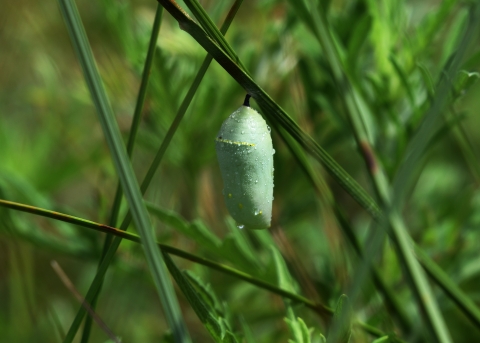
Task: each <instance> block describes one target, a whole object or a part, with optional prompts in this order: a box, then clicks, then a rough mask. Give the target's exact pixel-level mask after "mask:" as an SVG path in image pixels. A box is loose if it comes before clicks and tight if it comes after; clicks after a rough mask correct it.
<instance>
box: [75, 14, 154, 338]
mask: <svg viewBox="0 0 480 343" xmlns="http://www.w3.org/2000/svg"><path fill="white" fill-rule="evenodd" d="M162 14H163V7H161V6H157V11H156V13H155V19H154V21H153V27H152V33H151V36H150V43H149V45H148V52H147V58H146V59H145V64H144V67H143V73H142V80H141V82H140V89H139V92H138V97H137V102H136V105H135V111H134V113H133V119H132V125H131V127H130V132H129V135H128V141H127V154H128V156H129V157H130V158H131V157H132V153H133V147H134V143H135V137H136V135H137V132H138V127H139V126H140V121H141V118H142V110H143V105H144V103H145V97H146V94H147V86H148V81H149V78H150V74H151V71H152V64H153V57H154V56H155V50H156V48H157V39H158V33H159V31H160V25H161V23H162ZM122 196H123V192H122V186H121V184H120V182H119V183H118V185H117V190H116V191H115V197H114V199H113V204H112V209H111V211H110V220H109V225H110V226H116V225H117V219H118V215H119V212H120V205H121V203H122ZM112 239H113V236H112V235H110V234H107V235H106V236H105V241H104V244H103V249H102V255H101V257H100V261H99V265H100V263H101V262H102V260H103V258H104V257H105V255H106V254H107V251H108V248H109V247H110V244H111V243H112ZM100 290H101V286H100ZM100 290H99V292H98V293H97V296H96V297H95V298H94V299H93V300H92V303H91V307H92V308H93V309H94V308H95V306H96V303H97V300H98V295H99V293H100ZM92 324H93V319H92V317H91V316H88V317H87V318H86V320H85V325H84V326H83V333H82V340H81V343H87V342H88V340H89V337H90V332H91V328H92Z"/></svg>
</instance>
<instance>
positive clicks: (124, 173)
mask: <svg viewBox="0 0 480 343" xmlns="http://www.w3.org/2000/svg"><path fill="white" fill-rule="evenodd" d="M59 4H60V9H61V12H62V15H63V18H64V20H65V23H66V25H67V28H68V31H69V34H70V38H71V40H72V43H73V46H74V48H75V52H76V54H77V58H78V59H79V62H80V64H81V66H82V71H83V74H84V77H85V81H86V82H87V85H88V88H89V90H90V95H91V96H92V99H93V102H94V104H95V107H96V109H97V114H98V117H99V120H100V123H101V125H102V129H103V132H104V135H105V139H106V140H107V144H108V147H109V149H110V152H111V154H112V158H113V162H114V165H115V169H116V170H117V173H118V176H119V178H120V182H121V184H122V188H123V190H124V191H125V196H126V198H127V202H128V205H129V208H130V210H131V213H132V217H133V221H134V223H135V226H136V228H137V230H138V231H139V232H140V237H141V239H142V244H143V247H144V249H145V256H146V259H147V263H148V266H149V269H150V272H151V274H152V277H153V280H154V283H155V286H156V288H157V292H158V295H159V297H160V300H161V303H162V306H163V309H164V313H165V316H166V319H167V322H168V325H169V327H170V328H171V330H172V332H173V335H174V338H175V341H176V342H190V337H189V335H188V331H187V329H186V325H185V323H184V321H183V318H182V314H181V311H180V307H179V305H178V301H177V298H176V294H175V292H174V289H173V285H172V283H171V281H170V278H169V275H168V272H167V269H166V266H165V264H164V261H163V258H162V256H161V254H160V252H159V251H158V249H157V247H156V244H155V237H154V235H153V228H152V224H151V222H150V218H149V216H148V212H147V209H146V207H145V205H144V203H143V199H142V196H141V193H140V189H139V187H138V184H137V181H136V179H135V174H134V172H133V169H132V166H131V164H130V162H129V159H128V155H127V153H126V151H125V147H124V145H123V141H122V138H121V135H120V130H119V129H118V126H117V123H116V121H115V117H114V114H113V111H112V108H111V106H110V103H109V101H108V98H107V95H106V92H105V89H104V87H103V83H102V81H101V78H100V74H99V72H98V70H97V67H96V64H95V60H94V57H93V54H92V51H91V48H90V45H89V43H88V39H87V36H86V33H85V29H84V28H83V24H82V21H81V19H80V14H79V13H78V9H77V7H76V5H75V2H74V1H72V0H59ZM68 339H70V340H72V339H73V337H68V338H67V339H66V341H68Z"/></svg>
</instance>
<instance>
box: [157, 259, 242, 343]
mask: <svg viewBox="0 0 480 343" xmlns="http://www.w3.org/2000/svg"><path fill="white" fill-rule="evenodd" d="M162 254H163V257H164V260H165V263H166V265H167V267H168V270H169V271H170V274H171V275H172V277H173V278H174V279H175V282H176V283H177V285H178V287H179V288H180V289H181V290H182V293H183V294H184V295H185V297H186V298H187V300H188V302H189V303H190V305H191V306H192V308H193V310H194V311H195V313H196V314H197V316H198V318H199V319H200V321H201V322H202V323H203V325H205V328H206V329H207V330H208V332H209V333H210V334H211V335H212V337H213V339H214V340H215V341H216V342H219V343H223V342H225V343H227V342H228V343H234V342H237V340H236V338H235V336H234V335H233V333H231V332H230V331H228V330H226V329H225V326H224V324H223V323H222V321H221V319H219V318H218V316H217V314H216V313H215V310H214V309H213V308H212V307H211V306H210V305H209V304H208V303H207V302H205V301H204V299H203V298H202V296H201V295H200V294H199V293H198V292H197V290H195V288H194V287H193V285H192V284H191V282H190V281H189V279H188V278H187V277H185V275H184V274H183V273H182V272H181V271H180V269H178V267H177V266H176V265H175V263H174V262H173V260H172V259H171V257H170V256H169V255H168V254H167V253H163V252H162Z"/></svg>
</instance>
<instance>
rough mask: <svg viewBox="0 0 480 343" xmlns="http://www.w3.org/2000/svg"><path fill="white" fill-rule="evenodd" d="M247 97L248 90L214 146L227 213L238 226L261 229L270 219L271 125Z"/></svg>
mask: <svg viewBox="0 0 480 343" xmlns="http://www.w3.org/2000/svg"><path fill="white" fill-rule="evenodd" d="M249 99H250V95H248V94H247V96H246V97H245V102H244V103H243V106H241V107H240V108H239V109H237V110H236V111H235V112H233V113H232V114H231V115H230V116H229V117H228V118H227V119H226V120H225V121H224V122H223V124H222V127H221V128H220V131H219V132H218V134H217V138H216V140H215V149H216V150H217V157H218V163H219V164H220V171H221V173H222V178H223V185H224V188H223V195H224V198H225V203H226V205H227V208H228V211H229V212H230V215H231V216H232V217H233V219H235V220H236V221H237V223H238V227H239V228H243V227H246V228H247V229H255V230H260V229H266V228H269V227H270V222H271V220H272V200H273V154H274V153H275V150H273V146H272V137H271V136H270V128H269V127H268V126H267V123H266V122H265V120H264V119H263V118H262V116H261V115H260V114H259V113H258V112H257V111H255V110H254V109H252V108H251V107H250V104H249Z"/></svg>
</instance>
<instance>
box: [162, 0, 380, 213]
mask: <svg viewBox="0 0 480 343" xmlns="http://www.w3.org/2000/svg"><path fill="white" fill-rule="evenodd" d="M159 2H160V3H161V4H162V6H164V7H165V9H166V10H167V11H168V12H169V13H170V14H171V15H172V16H173V17H174V18H175V19H176V20H177V21H178V22H179V23H180V25H181V26H182V28H183V29H184V30H185V31H186V32H188V33H189V34H190V35H191V36H192V37H193V38H194V39H195V40H196V41H197V42H198V43H199V44H200V45H201V46H202V47H203V48H204V49H205V50H206V51H207V52H208V53H210V54H211V55H212V56H213V58H214V59H215V60H216V61H217V62H218V63H219V64H220V65H221V66H222V67H223V68H224V69H225V70H226V71H227V72H228V73H229V74H230V75H231V76H232V77H233V78H234V79H235V80H236V81H237V82H238V83H239V84H240V85H241V86H242V87H244V88H245V90H246V91H247V92H248V93H249V94H251V95H252V97H253V98H254V99H255V100H256V101H257V103H258V105H259V106H260V107H261V108H262V110H263V112H264V114H265V115H266V116H267V118H268V119H269V120H270V121H271V122H273V121H276V122H278V124H279V125H281V126H282V127H283V128H284V129H285V130H286V131H287V132H288V133H289V134H290V135H291V136H292V137H293V138H295V140H296V141H297V142H298V143H299V144H300V145H301V146H302V147H303V148H304V149H306V150H307V151H308V152H309V153H310V154H311V155H312V156H313V157H315V158H316V159H317V160H319V161H320V162H321V163H322V164H323V165H324V166H325V168H326V169H327V170H328V172H329V173H330V175H331V176H332V177H333V178H334V179H335V180H336V181H337V182H338V183H339V184H340V185H341V186H342V187H343V188H344V189H345V190H346V191H347V192H348V193H349V194H350V195H351V196H352V197H353V198H354V199H355V200H356V201H357V202H358V203H359V204H360V205H361V206H362V207H363V208H364V209H365V210H367V211H368V212H369V213H370V214H371V215H372V216H373V217H375V218H377V217H378V216H379V215H380V210H379V208H378V206H377V205H376V203H375V201H374V200H373V199H372V198H371V196H370V195H369V194H368V193H367V192H366V191H365V190H364V189H363V188H362V187H361V186H360V185H359V184H358V183H357V182H356V181H355V180H354V179H353V178H352V177H351V176H350V175H349V174H348V173H347V172H346V171H345V170H344V169H343V168H342V167H341V166H340V165H339V164H338V163H337V162H336V161H335V160H334V159H333V158H332V157H331V156H330V155H329V154H328V153H327V152H326V151H325V150H324V149H323V148H322V147H320V146H319V145H318V143H316V142H315V141H314V140H313V139H312V138H311V137H310V136H309V135H308V134H307V133H305V132H304V131H303V130H302V129H301V128H300V127H299V126H298V124H297V123H295V122H294V121H293V120H292V119H291V118H290V117H289V116H288V114H287V113H286V112H285V111H284V110H283V109H282V108H281V107H280V106H279V105H278V104H277V103H276V102H275V101H273V100H272V98H270V96H269V95H268V94H267V93H266V92H265V91H264V90H263V89H262V88H261V87H260V86H259V85H258V84H257V83H256V82H255V81H254V80H252V79H251V78H250V76H249V75H248V74H247V73H246V72H245V71H244V70H243V69H242V68H241V66H239V65H238V64H237V63H236V62H235V61H233V60H232V59H231V58H230V57H229V56H228V55H227V54H226V53H225V52H224V50H223V49H222V48H220V47H219V46H218V45H217V44H216V43H215V42H214V41H213V40H212V39H211V38H210V37H209V36H208V35H207V34H206V33H205V31H204V30H203V29H202V28H201V27H200V26H199V25H198V24H196V23H195V22H194V21H193V20H191V19H190V18H189V17H187V16H186V15H185V13H184V11H183V10H182V9H181V8H180V7H178V5H177V4H176V3H175V2H173V1H169V0H159Z"/></svg>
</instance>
